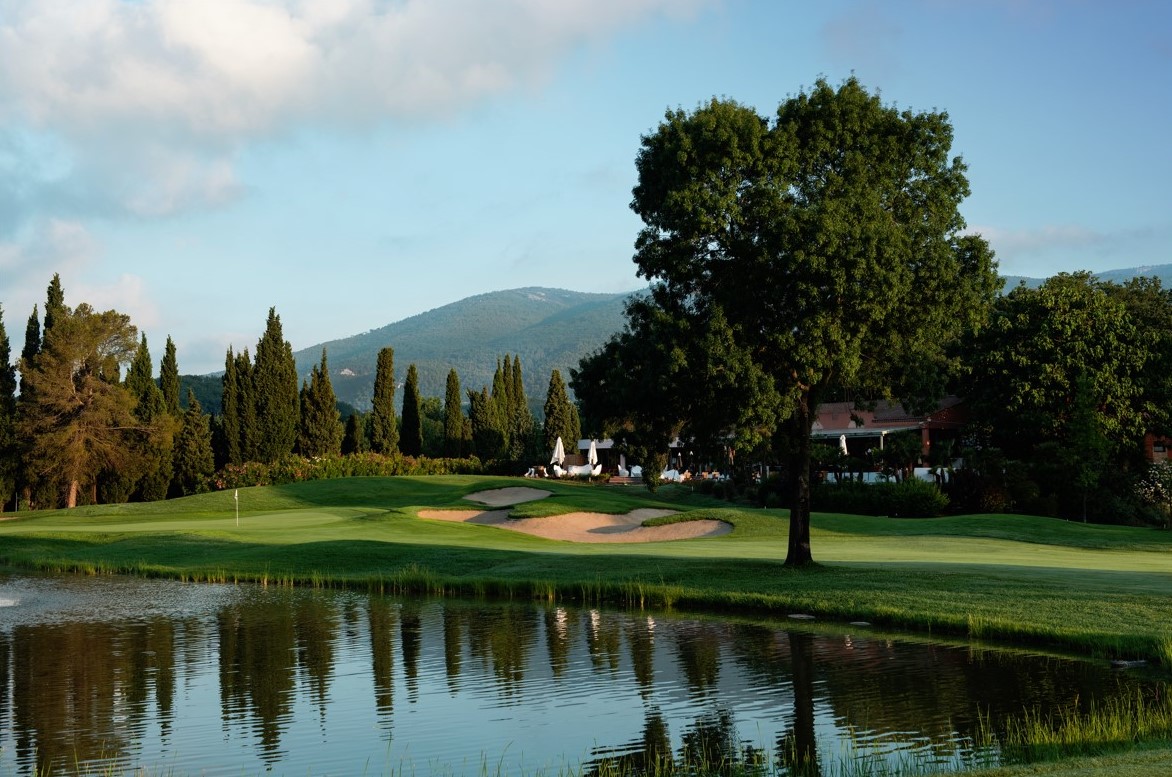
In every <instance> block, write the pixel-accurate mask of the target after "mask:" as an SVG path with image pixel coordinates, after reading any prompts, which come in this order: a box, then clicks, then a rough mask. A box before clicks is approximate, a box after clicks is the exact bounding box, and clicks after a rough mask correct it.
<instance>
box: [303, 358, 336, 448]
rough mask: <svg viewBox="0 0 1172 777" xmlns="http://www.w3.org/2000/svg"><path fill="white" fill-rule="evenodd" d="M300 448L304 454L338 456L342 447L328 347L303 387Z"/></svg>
mask: <svg viewBox="0 0 1172 777" xmlns="http://www.w3.org/2000/svg"><path fill="white" fill-rule="evenodd" d="M298 447H299V449H300V451H301V455H302V456H311V457H312V456H331V455H337V454H338V453H339V452H340V451H341V449H342V422H341V416H340V415H339V414H338V398H337V396H335V394H334V387H333V385H332V384H331V383H330V369H329V366H328V364H327V362H326V349H324V348H323V349H322V352H321V366H320V367H317V366H315V367H314V368H313V371H312V372H311V373H310V377H309V383H308V384H306V385H305V386H303V387H302V389H301V433H300V435H299V437H298Z"/></svg>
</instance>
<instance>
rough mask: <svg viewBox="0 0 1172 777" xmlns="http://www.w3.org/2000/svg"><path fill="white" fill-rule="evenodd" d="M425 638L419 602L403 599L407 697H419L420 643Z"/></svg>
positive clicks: (401, 632)
mask: <svg viewBox="0 0 1172 777" xmlns="http://www.w3.org/2000/svg"><path fill="white" fill-rule="evenodd" d="M422 639H423V625H422V621H421V620H420V617H419V602H417V601H414V600H412V599H406V600H404V601H403V604H402V606H401V607H400V608H399V640H400V643H401V645H400V647H401V648H402V650H403V672H404V674H405V675H406V676H407V698H408V699H410V700H411V701H412V702H414V701H416V700H417V699H418V698H419V644H420V641H421V640H422Z"/></svg>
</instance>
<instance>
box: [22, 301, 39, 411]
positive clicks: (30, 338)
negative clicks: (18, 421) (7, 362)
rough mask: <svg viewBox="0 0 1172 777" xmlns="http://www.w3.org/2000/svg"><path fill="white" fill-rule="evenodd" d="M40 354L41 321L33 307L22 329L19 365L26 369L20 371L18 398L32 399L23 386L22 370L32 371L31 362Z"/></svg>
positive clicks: (34, 306)
mask: <svg viewBox="0 0 1172 777" xmlns="http://www.w3.org/2000/svg"><path fill="white" fill-rule="evenodd" d="M40 352H41V320H40V319H39V318H38V317H37V306H36V305H33V312H32V315H30V316H29V317H28V324H26V325H25V328H24V348H23V349H22V350H21V352H20V363H21V364H24V365H26V367H22V368H21V370H20V372H21V377H20V397H21V399H23V400H26V401H27V400H30V399H32V396H31V395H30V394H28V393H27V389H26V388H25V385H24V382H25V381H24V370H25V369H26V368H27V369H32V365H33V362H34V361H35V360H36V358H37V354H39V353H40Z"/></svg>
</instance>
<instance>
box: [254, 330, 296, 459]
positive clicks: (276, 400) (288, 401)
mask: <svg viewBox="0 0 1172 777" xmlns="http://www.w3.org/2000/svg"><path fill="white" fill-rule="evenodd" d="M252 384H253V392H254V394H253V396H254V398H255V400H256V419H257V440H256V446H257V450H256V454H257V459H258V460H259V461H262V462H265V463H269V462H273V461H276V460H277V459H279V458H281V457H282V456H285V455H287V454H289V453H292V452H293V446H294V445H295V444H296V442H297V426H298V423H299V421H300V420H301V412H300V407H299V404H300V395H299V393H298V390H297V364H296V362H295V361H294V360H293V347H292V346H291V345H289V342H288V341H287V340H285V337H284V335H283V334H282V333H281V318H280V316H278V315H277V309H276V308H269V318H268V322H267V324H266V325H265V333H264V335H263V336H262V337H261V339H260V341H259V342H258V343H257V344H256V364H255V366H254V367H253V375H252Z"/></svg>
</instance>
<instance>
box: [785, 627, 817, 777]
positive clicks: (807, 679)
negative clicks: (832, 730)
mask: <svg viewBox="0 0 1172 777" xmlns="http://www.w3.org/2000/svg"><path fill="white" fill-rule="evenodd" d="M789 646H790V650H789V652H790V664H791V666H792V668H793V682H792V685H793V691H794V714H793V720H792V723H791V725H790V728H789V729H788V730H787V731H786V732H784V733H783V734H782V735H781V737H780V738H779V739H778V741H777V757H778V760H779V761H780V762H781V765H782V766H783V767H785V768H786V769H787V773H788V774H792V775H801V777H818V775H820V774H821V773H822V770H821V767H820V766H819V765H818V742H817V741H816V739H815V736H814V636H813V635H812V634H804V633H801V632H797V631H791V632H789Z"/></svg>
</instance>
